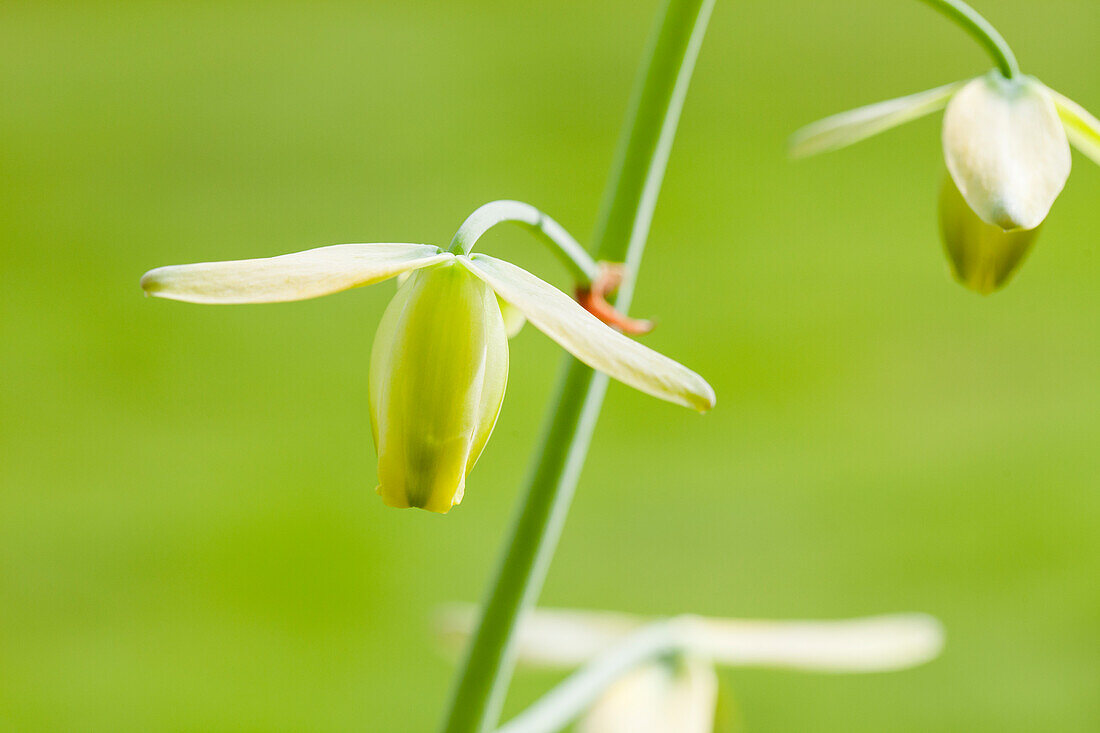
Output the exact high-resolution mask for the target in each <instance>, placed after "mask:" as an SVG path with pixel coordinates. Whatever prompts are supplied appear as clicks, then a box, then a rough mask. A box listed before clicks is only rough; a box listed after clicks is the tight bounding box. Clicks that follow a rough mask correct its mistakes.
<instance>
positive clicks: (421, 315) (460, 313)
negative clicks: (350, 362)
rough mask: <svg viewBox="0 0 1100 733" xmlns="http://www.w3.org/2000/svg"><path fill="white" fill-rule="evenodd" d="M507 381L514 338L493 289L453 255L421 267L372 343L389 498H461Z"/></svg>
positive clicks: (377, 429) (381, 460) (437, 503)
mask: <svg viewBox="0 0 1100 733" xmlns="http://www.w3.org/2000/svg"><path fill="white" fill-rule="evenodd" d="M507 381H508V336H507V333H506V331H505V325H504V319H503V318H502V316H501V311H500V307H499V305H498V304H497V297H496V295H495V293H494V292H493V291H492V290H491V289H490V288H489V286H487V285H486V284H485V283H484V282H482V281H481V280H480V279H478V278H477V277H475V276H474V275H473V274H472V273H471V272H470V271H469V270H468V269H466V268H465V267H463V266H461V265H457V264H456V263H454V262H453V261H452V262H446V263H444V264H441V265H435V266H431V267H426V268H424V269H421V270H417V271H415V272H413V273H412V274H411V276H410V277H409V279H408V280H407V281H406V282H405V283H403V284H402V285H401V287H400V289H399V290H398V292H397V295H395V296H394V298H393V300H392V301H391V302H390V304H389V306H388V307H387V308H386V312H385V314H384V315H383V316H382V322H381V323H380V324H379V327H378V334H377V335H376V337H375V340H374V346H373V348H372V350H371V364H370V412H371V427H372V429H373V433H374V443H375V448H376V449H377V453H378V483H379V486H378V489H377V491H378V493H379V495H381V497H382V500H383V501H385V502H386V504H388V505H390V506H394V507H421V508H424V509H428V510H429V511H433V512H440V513H445V512H447V511H448V510H449V509H450V508H451V507H452V506H454V505H455V504H458V503H459V502H460V501H461V500H462V493H463V488H464V486H465V482H466V476H467V474H468V473H469V472H470V469H472V468H473V466H474V463H475V462H476V461H477V458H478V456H479V455H480V454H481V451H482V449H483V448H484V447H485V444H486V442H488V440H489V435H490V434H491V433H492V431H493V426H494V425H495V424H496V420H497V415H498V414H499V413H500V406H501V402H502V401H503V399H504V390H505V387H506V385H507Z"/></svg>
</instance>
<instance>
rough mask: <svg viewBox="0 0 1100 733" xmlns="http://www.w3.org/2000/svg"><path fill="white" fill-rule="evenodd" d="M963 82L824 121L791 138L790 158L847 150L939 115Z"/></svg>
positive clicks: (879, 103) (798, 132)
mask: <svg viewBox="0 0 1100 733" xmlns="http://www.w3.org/2000/svg"><path fill="white" fill-rule="evenodd" d="M964 84H966V82H965V81H959V82H955V83H953V84H947V85H944V86H942V87H936V88H935V89H929V90H928V91H925V92H917V93H916V94H910V95H909V96H907V97H899V98H898V99H890V100H887V101H885V102H878V103H876V104H871V105H868V106H866V107H859V108H858V109H852V110H848V111H847V112H841V113H840V114H836V115H833V116H832V117H826V118H825V119H823V120H818V121H817V122H813V123H811V124H809V125H806V126H805V127H803V128H802V129H801V130H798V131H797V132H796V133H794V134H793V135H792V136H791V140H790V154H791V155H792V156H793V157H796V158H801V157H805V156H807V155H815V154H817V153H824V152H826V151H829V150H836V149H838V148H843V147H847V146H848V145H851V144H852V143H857V142H859V141H860V140H863V139H864V138H868V137H871V136H872V135H877V134H878V133H880V132H885V131H886V130H889V129H891V128H894V127H897V126H898V125H902V124H905V123H906V122H909V121H911V120H915V119H918V118H920V117H924V116H925V115H930V114H932V113H933V112H938V111H940V110H941V109H943V108H944V107H946V106H947V101H948V100H949V99H951V95H952V94H954V93H955V92H957V91H958V90H959V89H961V88H962V87H963V85H964Z"/></svg>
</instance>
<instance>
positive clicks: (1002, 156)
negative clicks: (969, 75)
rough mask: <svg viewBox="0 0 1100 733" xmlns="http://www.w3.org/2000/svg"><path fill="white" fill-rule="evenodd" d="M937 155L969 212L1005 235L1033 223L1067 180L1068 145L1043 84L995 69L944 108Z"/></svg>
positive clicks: (1051, 203) (1043, 214)
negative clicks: (1011, 77) (940, 147)
mask: <svg viewBox="0 0 1100 733" xmlns="http://www.w3.org/2000/svg"><path fill="white" fill-rule="evenodd" d="M943 153H944V158H945V160H946V161H947V169H948V171H950V172H951V177H952V178H953V179H954V180H955V184H956V185H957V186H958V187H959V191H960V192H961V193H962V195H963V198H965V199H966V202H967V203H968V204H969V205H970V208H971V209H973V211H974V213H975V214H977V215H978V216H979V217H980V218H981V219H982V221H984V222H986V223H987V224H993V225H995V226H999V227H1000V228H1001V229H1004V230H1011V229H1034V228H1035V227H1037V226H1039V224H1041V223H1042V221H1043V219H1045V218H1046V215H1047V213H1048V212H1049V211H1050V207H1051V206H1052V205H1053V204H1054V199H1056V198H1057V197H1058V194H1059V193H1061V191H1062V187H1063V186H1064V185H1065V183H1066V178H1068V177H1069V169H1070V153H1069V143H1068V141H1067V140H1066V133H1065V130H1064V129H1063V127H1062V122H1061V120H1060V119H1059V118H1058V111H1057V109H1055V107H1054V102H1053V101H1052V100H1051V98H1050V94H1049V93H1048V92H1047V90H1046V87H1044V86H1043V85H1042V84H1040V83H1039V82H1037V81H1035V80H1034V79H1030V78H1026V77H1025V78H1022V79H1019V80H1016V81H1008V80H1006V79H1005V78H1004V77H1002V76H1000V74H999V73H998V72H996V71H994V72H991V73H990V74H987V75H985V76H982V77H979V78H977V79H974V80H973V81H971V82H970V83H969V84H967V85H966V86H965V87H964V88H963V89H962V90H961V91H960V92H959V93H958V94H956V95H955V96H954V97H953V98H952V99H951V103H950V104H948V105H947V113H946V114H945V115H944V119H943Z"/></svg>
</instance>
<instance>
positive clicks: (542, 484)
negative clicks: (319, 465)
mask: <svg viewBox="0 0 1100 733" xmlns="http://www.w3.org/2000/svg"><path fill="white" fill-rule="evenodd" d="M713 7H714V0H665V2H664V3H663V7H662V9H661V12H660V15H659V21H658V24H657V28H656V31H655V32H654V34H653V35H652V36H651V37H650V42H649V45H648V48H647V54H646V57H645V58H646V60H645V62H644V66H643V69H642V73H641V75H640V78H639V81H638V86H637V87H636V89H635V93H634V96H633V99H632V101H631V106H630V111H629V113H628V116H627V125H626V128H625V130H624V135H623V138H622V142H621V145H620V148H619V152H618V155H617V156H616V160H615V164H614V167H613V168H612V173H611V177H610V180H609V184H608V189H607V195H606V197H605V200H604V206H603V210H602V213H601V216H600V219H599V225H598V227H597V230H596V235H595V241H596V253H597V258H598V259H603V260H608V261H612V262H623V263H624V267H623V281H622V284H621V285H620V287H619V292H618V296H617V298H616V300H615V303H614V305H615V306H616V308H617V309H618V310H619V311H620V312H623V313H625V312H626V311H627V310H628V308H629V306H630V300H631V297H632V295H633V292H634V281H635V279H636V277H637V273H638V266H639V264H640V262H641V258H642V252H643V250H644V248H645V242H646V238H647V236H648V234H649V225H650V222H651V220H652V217H653V207H654V206H655V204H656V201H657V194H658V192H659V191H660V188H661V181H662V179H663V178H664V172H665V166H666V164H667V162H668V156H669V152H670V150H671V148H672V141H673V138H674V137H675V134H676V126H677V124H678V122H679V119H680V111H681V109H682V108H683V103H684V97H685V96H686V94H687V89H688V84H689V82H690V80H691V74H692V70H693V69H694V66H695V59H696V58H697V56H698V54H699V47H700V46H701V45H702V42H703V35H704V33H705V31H706V27H707V21H708V20H709V18H710V13H711V10H712V9H713ZM606 390H607V377H606V376H604V375H602V374H597V373H595V372H593V371H592V370H591V369H589V368H588V367H586V366H584V365H583V364H581V363H580V362H578V361H576V360H574V359H572V358H567V359H566V362H565V364H564V366H563V369H562V374H561V377H560V380H559V383H558V387H557V392H556V395H555V397H554V398H553V401H552V403H551V404H552V405H553V408H552V410H551V412H550V414H549V416H548V419H547V422H546V426H545V429H544V433H543V439H542V442H541V450H540V452H539V454H538V456H537V457H536V458H535V461H534V465H533V469H532V472H531V475H530V479H529V481H528V486H527V493H526V494H525V496H524V498H523V499H522V501H521V503H520V505H519V508H518V512H517V514H516V517H515V521H514V524H513V526H512V529H511V533H510V535H509V537H508V539H507V540H506V543H505V548H504V554H503V557H502V558H501V562H500V565H499V567H498V569H497V575H496V578H495V579H494V581H493V584H492V586H491V589H490V592H489V596H488V598H487V600H486V603H485V608H484V611H483V613H482V617H481V621H480V623H479V625H478V628H477V631H476V632H475V634H474V638H473V640H472V641H471V644H470V648H469V651H468V652H467V657H466V659H465V661H464V663H463V665H462V668H461V669H460V670H459V676H458V680H457V684H456V686H455V688H454V690H453V692H452V697H451V701H450V709H449V711H448V714H447V717H446V719H445V723H444V725H443V728H442V730H443V731H445V733H487V732H488V731H492V730H493V729H494V728H495V727H496V724H497V721H498V720H499V718H500V709H501V706H502V705H503V702H504V697H505V694H506V693H507V690H508V683H509V681H510V679H511V675H512V668H513V667H514V664H515V660H514V654H513V652H512V637H513V632H514V630H515V628H516V623H517V621H518V620H519V617H520V616H521V615H522V613H523V612H524V611H525V610H526V609H528V608H530V607H531V606H532V605H534V603H535V601H536V600H537V598H538V595H539V592H540V591H541V590H542V584H543V581H544V580H545V578H546V572H547V569H548V568H549V565H550V560H551V558H552V557H553V555H554V550H555V549H556V547H557V544H558V539H559V537H560V536H561V530H562V526H563V525H564V523H565V517H566V514H567V513H568V511H569V505H570V502H571V501H572V498H573V492H574V489H575V488H576V484H577V479H578V477H579V476H580V471H581V467H582V466H583V464H584V459H585V455H586V454H587V452H588V446H589V444H590V442H591V439H592V431H593V429H594V428H595V424H596V419H597V417H598V416H599V413H600V407H601V406H602V404H603V397H604V394H605V392H606Z"/></svg>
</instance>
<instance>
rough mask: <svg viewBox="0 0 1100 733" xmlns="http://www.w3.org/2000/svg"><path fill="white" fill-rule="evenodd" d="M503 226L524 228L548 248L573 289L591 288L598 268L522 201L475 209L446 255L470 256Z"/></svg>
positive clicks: (548, 220) (563, 233)
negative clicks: (512, 224) (492, 231)
mask: <svg viewBox="0 0 1100 733" xmlns="http://www.w3.org/2000/svg"><path fill="white" fill-rule="evenodd" d="M505 222H515V223H517V224H526V225H527V227H529V228H530V229H531V231H532V232H533V233H534V234H535V235H537V236H538V237H539V238H540V239H541V240H542V241H543V243H544V244H547V245H549V246H550V249H551V251H552V252H553V253H554V254H555V255H556V256H557V258H558V259H559V260H561V262H562V264H564V265H565V266H566V268H567V269H568V270H569V273H570V274H571V275H572V276H573V278H574V279H575V280H576V284H577V285H591V284H592V281H593V280H595V279H596V277H597V276H598V275H599V272H600V267H599V265H597V264H596V261H595V260H594V259H592V255H590V254H588V252H587V251H585V249H584V247H582V246H581V245H580V244H579V243H578V242H577V240H575V239H573V237H572V235H570V234H569V232H567V231H565V227H563V226H562V225H561V224H559V223H557V222H556V221H554V220H553V219H551V218H550V217H549V216H547V215H546V214H544V213H543V212H541V211H539V210H538V209H536V208H535V207H534V206H531V205H530V204H525V203H523V202H522V201H490V202H489V203H487V204H485V205H483V206H479V207H478V208H477V210H476V211H474V213H472V214H470V215H469V216H468V217H466V221H464V222H462V226H460V227H459V228H458V231H457V232H455V235H454V238H453V239H451V245H450V251H451V252H453V253H454V254H456V255H467V254H470V250H472V249H473V248H474V244H476V243H477V240H478V239H480V238H481V235H483V234H485V232H487V231H489V230H490V229H492V228H493V227H495V226H496V225H497V224H503V223H505Z"/></svg>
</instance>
